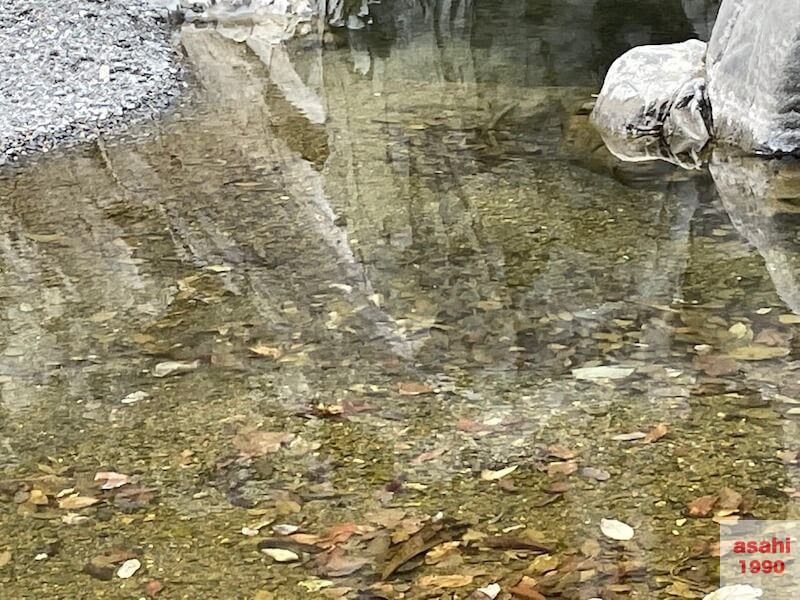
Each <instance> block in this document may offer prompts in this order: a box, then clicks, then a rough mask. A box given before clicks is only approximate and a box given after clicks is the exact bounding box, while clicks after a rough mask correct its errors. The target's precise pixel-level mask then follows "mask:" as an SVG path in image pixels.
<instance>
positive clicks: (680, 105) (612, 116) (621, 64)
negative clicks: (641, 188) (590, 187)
mask: <svg viewBox="0 0 800 600" xmlns="http://www.w3.org/2000/svg"><path fill="white" fill-rule="evenodd" d="M705 54H706V44H705V43H703V42H700V41H698V40H690V41H688V42H683V43H680V44H664V45H660V46H640V47H638V48H633V49H632V50H629V51H628V52H626V53H625V54H624V55H622V56H621V57H620V58H619V59H617V60H616V61H615V62H614V64H613V65H612V66H611V69H609V71H608V74H607V75H606V79H605V82H604V84H603V89H602V90H601V91H600V95H599V97H598V99H597V104H596V105H595V108H594V110H593V111H592V121H593V122H594V124H595V125H596V126H597V127H598V128H599V129H600V131H601V132H602V134H603V138H604V140H605V142H606V145H607V146H608V148H609V150H611V152H613V153H614V154H615V155H616V156H617V157H619V158H621V159H623V160H629V161H637V160H653V159H656V158H661V159H664V160H668V161H670V162H675V163H676V164H683V165H688V166H694V165H696V164H697V163H698V162H699V158H698V157H699V154H700V152H701V151H702V150H703V148H704V147H705V146H706V144H707V143H708V141H709V139H710V133H709V130H710V126H711V110H710V107H709V105H708V100H707V97H706V91H705V90H706V82H705Z"/></svg>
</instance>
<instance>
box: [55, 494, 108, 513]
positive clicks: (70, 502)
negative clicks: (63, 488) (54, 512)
mask: <svg viewBox="0 0 800 600" xmlns="http://www.w3.org/2000/svg"><path fill="white" fill-rule="evenodd" d="M98 502H100V500H99V499H97V498H92V497H90V496H67V497H66V498H59V499H58V507H59V508H63V509H65V510H80V509H81V508H87V507H89V506H92V505H93V504H97V503H98Z"/></svg>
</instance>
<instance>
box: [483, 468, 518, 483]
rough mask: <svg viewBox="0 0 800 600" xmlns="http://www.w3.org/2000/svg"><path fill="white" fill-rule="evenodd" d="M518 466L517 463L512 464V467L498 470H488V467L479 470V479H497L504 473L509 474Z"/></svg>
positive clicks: (503, 475) (504, 474)
mask: <svg viewBox="0 0 800 600" xmlns="http://www.w3.org/2000/svg"><path fill="white" fill-rule="evenodd" d="M518 468H519V465H514V466H512V467H506V468H505V469H500V470H499V471H490V470H488V469H486V470H484V471H482V472H481V479H483V480H484V481H497V480H498V479H502V478H503V477H505V476H506V475H511V473H513V472H514V471H516V470H517V469H518Z"/></svg>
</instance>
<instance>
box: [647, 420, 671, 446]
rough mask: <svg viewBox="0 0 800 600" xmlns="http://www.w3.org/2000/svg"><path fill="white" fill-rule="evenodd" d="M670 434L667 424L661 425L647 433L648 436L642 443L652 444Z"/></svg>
mask: <svg viewBox="0 0 800 600" xmlns="http://www.w3.org/2000/svg"><path fill="white" fill-rule="evenodd" d="M668 433H669V428H668V427H667V424H666V423H659V424H658V425H656V426H655V427H653V428H652V429H651V430H650V431H648V432H647V435H645V436H644V438H642V442H643V443H645V444H652V443H653V442H657V441H658V440H660V439H661V438H663V437H664V436H665V435H667V434H668Z"/></svg>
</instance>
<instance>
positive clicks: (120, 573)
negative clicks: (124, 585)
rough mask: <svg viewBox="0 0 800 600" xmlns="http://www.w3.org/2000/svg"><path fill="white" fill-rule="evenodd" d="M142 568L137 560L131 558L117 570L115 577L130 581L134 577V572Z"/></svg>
mask: <svg viewBox="0 0 800 600" xmlns="http://www.w3.org/2000/svg"><path fill="white" fill-rule="evenodd" d="M141 568H142V563H141V562H139V560H138V559H136V558H132V559H130V560H126V561H125V562H124V563H122V564H121V565H120V567H119V569H117V577H119V578H120V579H130V578H131V577H133V576H134V574H135V573H136V571H138V570H139V569H141Z"/></svg>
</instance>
